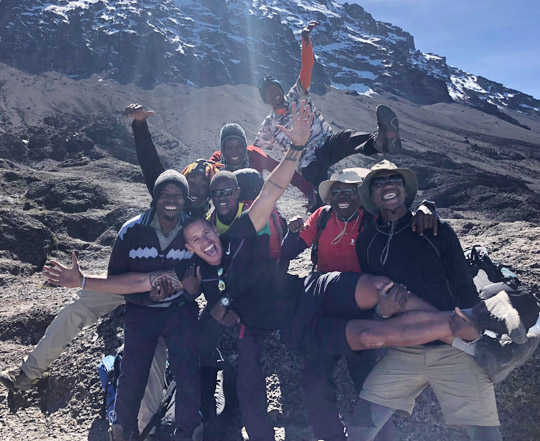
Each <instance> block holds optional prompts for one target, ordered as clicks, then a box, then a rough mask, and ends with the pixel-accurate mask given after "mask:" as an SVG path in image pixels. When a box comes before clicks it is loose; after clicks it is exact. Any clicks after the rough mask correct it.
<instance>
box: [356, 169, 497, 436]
mask: <svg viewBox="0 0 540 441" xmlns="http://www.w3.org/2000/svg"><path fill="white" fill-rule="evenodd" d="M417 189H418V183H417V180H416V176H415V174H414V172H412V171H411V170H409V169H406V168H399V167H398V166H397V165H396V164H393V163H392V162H390V161H386V160H385V161H381V162H379V163H377V164H375V165H374V166H373V167H371V169H370V172H369V173H368V175H367V176H366V178H365V179H364V182H363V183H362V185H361V187H360V195H361V197H362V202H363V205H364V208H366V209H367V210H369V211H370V212H371V213H373V214H375V215H376V216H375V217H373V218H372V219H371V220H370V222H369V223H368V224H366V225H365V228H364V229H363V230H362V231H361V232H360V233H359V235H358V239H357V245H356V251H357V254H358V260H359V262H360V266H361V267H362V270H363V271H365V272H367V273H370V274H378V275H384V276H386V277H389V278H390V279H392V280H393V281H394V282H396V283H400V284H403V285H406V287H407V289H408V290H410V291H411V292H414V293H415V294H416V295H417V296H418V297H420V298H421V299H422V300H424V301H425V302H427V303H428V304H429V305H431V307H433V308H435V309H436V310H439V311H454V309H456V308H458V309H459V308H463V309H466V308H471V307H472V306H473V305H475V304H477V303H478V302H479V301H480V299H479V296H478V292H477V290H476V287H475V285H474V282H473V280H472V276H471V273H470V272H469V270H468V266H467V263H466V260H465V257H464V255H463V250H462V248H461V245H460V243H459V240H458V238H457V236H456V233H455V232H454V230H453V229H452V227H450V225H449V224H447V223H446V222H440V224H439V230H438V236H434V235H433V234H432V233H431V232H430V231H426V232H424V235H423V237H421V236H419V235H418V234H415V233H413V232H412V231H411V228H410V225H411V219H412V213H411V210H410V205H411V203H412V201H413V200H414V198H415V196H416V192H417ZM429 305H428V307H429ZM459 321H460V318H459V317H458V316H457V315H455V314H454V315H453V316H451V318H450V327H457V326H459ZM465 350H466V345H465V346H464V345H463V341H460V340H454V341H453V343H452V345H449V344H443V343H440V344H438V343H435V344H433V343H431V344H428V345H422V346H415V347H409V348H391V349H389V350H388V352H387V353H386V355H385V356H384V358H383V359H382V360H381V361H380V362H379V363H378V364H377V366H375V368H374V369H373V371H371V373H370V374H369V376H368V378H367V379H366V381H365V382H364V386H363V389H362V392H361V393H360V396H361V398H363V399H365V400H367V401H369V402H370V412H371V415H372V419H373V424H372V425H371V426H370V427H369V428H367V427H363V428H362V431H361V433H362V434H364V433H365V432H364V431H365V430H368V431H371V433H370V436H371V437H370V438H369V439H373V438H374V436H375V434H376V433H377V431H378V428H377V427H381V426H382V424H384V423H385V421H386V420H387V419H388V418H389V417H390V416H391V415H392V413H393V412H394V411H395V410H398V409H399V410H403V411H405V412H409V413H411V412H412V410H413V408H414V402H415V398H416V396H418V395H419V394H420V392H421V391H422V390H423V389H424V388H425V387H426V386H428V385H430V386H431V387H432V388H433V390H434V391H435V393H436V395H437V399H438V400H439V403H440V404H441V409H442V413H443V416H444V418H445V421H446V423H447V424H451V425H459V426H463V427H464V428H465V430H466V431H467V433H468V435H469V438H470V439H471V440H491V441H499V440H501V439H502V438H501V435H500V431H499V425H500V422H499V417H498V413H497V405H496V402H495V393H494V388H493V384H492V382H491V381H490V380H489V378H488V376H487V375H486V373H485V372H484V371H483V369H482V368H481V367H480V366H479V365H478V364H477V363H476V361H475V359H473V358H472V357H471V356H470V355H468V354H467V353H465ZM397 378H400V379H402V380H403V381H396V379H397ZM351 435H352V436H351ZM349 436H351V437H352V438H354V439H360V440H361V439H365V438H364V437H363V436H364V435H358V434H357V433H355V432H354V430H353V431H352V432H351V430H350V431H349Z"/></svg>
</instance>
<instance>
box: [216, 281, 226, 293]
mask: <svg viewBox="0 0 540 441" xmlns="http://www.w3.org/2000/svg"><path fill="white" fill-rule="evenodd" d="M217 287H218V289H219V290H220V291H221V292H223V291H225V288H226V286H225V282H224V281H223V280H220V281H219V282H218V285H217Z"/></svg>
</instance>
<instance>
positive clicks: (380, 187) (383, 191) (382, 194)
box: [370, 170, 407, 214]
mask: <svg viewBox="0 0 540 441" xmlns="http://www.w3.org/2000/svg"><path fill="white" fill-rule="evenodd" d="M370 190H371V200H372V202H373V203H374V204H375V206H376V207H377V208H378V209H379V211H381V213H383V214H384V213H385V212H396V211H399V212H400V213H401V212H405V211H406V210H407V206H406V204H405V198H406V194H405V186H404V181H403V178H402V176H401V175H400V174H399V173H396V172H394V171H391V170H388V171H381V172H379V173H377V174H376V175H375V177H374V178H373V179H372V180H371V186H370Z"/></svg>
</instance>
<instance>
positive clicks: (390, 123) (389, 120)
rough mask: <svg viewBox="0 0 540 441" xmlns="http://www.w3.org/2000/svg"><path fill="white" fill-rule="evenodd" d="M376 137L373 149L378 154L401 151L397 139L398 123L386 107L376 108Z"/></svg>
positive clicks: (392, 112)
mask: <svg viewBox="0 0 540 441" xmlns="http://www.w3.org/2000/svg"><path fill="white" fill-rule="evenodd" d="M377 126H378V130H377V137H376V138H375V149H376V150H377V151H378V152H380V153H397V152H399V151H400V150H401V139H400V137H399V121H398V118H397V116H396V114H395V113H394V111H393V110H392V109H390V107H388V106H384V105H382V104H381V105H379V106H377Z"/></svg>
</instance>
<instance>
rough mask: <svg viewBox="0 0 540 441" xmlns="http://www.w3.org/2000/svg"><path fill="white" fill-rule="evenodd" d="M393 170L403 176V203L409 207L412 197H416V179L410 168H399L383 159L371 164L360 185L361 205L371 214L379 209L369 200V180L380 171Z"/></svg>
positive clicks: (376, 212)
mask: <svg viewBox="0 0 540 441" xmlns="http://www.w3.org/2000/svg"><path fill="white" fill-rule="evenodd" d="M389 171H390V172H394V173H397V174H399V175H401V177H402V178H403V182H404V185H405V204H406V205H407V207H410V206H411V204H412V202H413V201H414V198H415V197H416V192H417V191H418V181H417V180H416V175H415V174H414V172H413V171H412V170H409V169H408V168H399V167H398V166H397V165H396V164H394V163H393V162H390V161H388V160H387V159H383V160H382V161H380V162H377V164H375V165H373V166H372V167H371V168H370V169H369V173H368V175H367V176H366V177H365V179H364V182H362V185H361V186H360V197H361V198H362V205H363V206H364V208H365V209H366V210H368V211H369V212H370V213H372V214H375V215H376V214H378V212H379V209H378V208H377V207H376V206H375V204H374V203H373V201H372V200H371V181H372V180H373V178H374V177H375V176H377V175H378V174H380V173H381V172H389Z"/></svg>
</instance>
